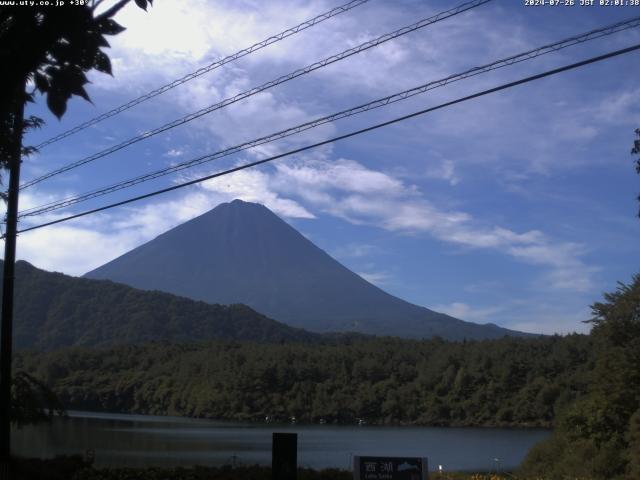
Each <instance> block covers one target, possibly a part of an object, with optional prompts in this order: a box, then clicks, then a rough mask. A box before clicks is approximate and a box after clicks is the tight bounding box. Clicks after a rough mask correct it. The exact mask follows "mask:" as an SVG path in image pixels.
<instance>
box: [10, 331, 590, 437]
mask: <svg viewBox="0 0 640 480" xmlns="http://www.w3.org/2000/svg"><path fill="white" fill-rule="evenodd" d="M590 351H591V341H590V339H589V337H587V336H581V335H571V336H568V337H545V338H534V339H514V338H504V339H501V340H491V341H480V342H457V343H456V342H444V341H442V340H437V339H436V340H430V341H412V340H400V339H390V338H381V339H374V340H363V341H358V342H353V343H351V344H335V343H333V344H326V345H308V344H296V343H294V344H284V345H275V344H256V343H229V342H224V343H223V342H215V343H206V344H185V345H176V344H159V343H156V344H148V345H144V346H119V347H111V348H103V349H81V348H67V349H63V350H59V351H55V352H47V353H35V352H34V353H21V354H19V355H18V356H17V358H16V365H18V366H20V368H22V369H24V370H26V371H29V372H32V373H33V374H34V375H36V376H37V377H38V378H41V379H43V380H44V381H45V382H46V383H47V384H48V385H50V386H51V387H52V389H53V390H54V391H55V393H56V394H57V395H58V396H59V398H60V399H61V401H62V402H63V404H64V405H65V407H67V408H69V409H78V410H81V409H83V410H93V411H111V412H125V413H142V414H154V415H183V416H191V417H204V418H220V419H230V420H258V421H263V420H264V419H265V417H267V416H269V417H271V418H273V419H276V420H278V419H279V420H284V419H288V418H289V417H294V416H295V417H296V418H297V420H298V421H303V422H314V423H315V422H319V421H321V420H324V421H326V422H338V423H351V422H356V421H357V420H358V419H364V420H365V421H367V422H368V423H393V424H422V425H486V426H489V425H491V426H497V425H510V426H549V425H551V424H552V422H553V420H554V417H555V415H556V412H558V411H560V410H562V409H563V408H564V407H565V406H566V405H568V404H569V403H571V402H572V401H573V400H575V399H576V398H577V397H578V396H580V395H581V394H582V393H583V392H585V391H586V388H587V378H588V372H589V370H590V368H591V366H592V362H591V357H590ZM407 399H411V401H407Z"/></svg>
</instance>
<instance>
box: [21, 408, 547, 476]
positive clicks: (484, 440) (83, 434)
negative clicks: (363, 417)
mask: <svg viewBox="0 0 640 480" xmlns="http://www.w3.org/2000/svg"><path fill="white" fill-rule="evenodd" d="M274 431H277V432H296V433H298V464H299V465H300V466H304V467H312V468H329V467H333V468H341V469H347V468H349V466H350V463H351V457H352V455H391V456H393V455H397V456H401V455H407V456H426V457H428V458H429V464H430V468H432V469H435V468H437V466H438V465H443V467H444V469H445V470H492V469H495V468H499V469H500V470H502V469H511V468H514V467H517V466H518V465H519V464H520V462H521V461H522V460H523V458H524V456H525V455H526V452H527V451H528V450H529V449H530V448H531V447H532V446H533V445H534V444H535V443H537V442H539V441H541V440H543V439H545V438H547V437H548V436H549V434H550V432H549V431H548V430H545V429H520V428H512V429H506V428H435V427H388V426H385V427H381V426H370V425H366V426H336V425H290V424H284V425H283V424H256V423H239V422H220V421H211V420H196V419H186V418H177V417H156V416H148V415H120V414H103V413H89V412H70V414H69V418H56V419H54V421H53V424H52V425H38V426H29V427H25V428H23V429H21V430H16V431H15V436H14V443H13V450H14V452H15V453H16V454H18V455H24V456H27V455H28V456H40V457H50V456H53V455H63V454H66V455H68V454H84V453H85V451H86V450H88V449H91V450H94V451H95V459H96V465H97V466H100V467H103V466H111V467H115V466H150V465H155V466H177V465H180V466H190V465H221V464H232V463H234V462H236V463H237V464H248V465H252V464H256V463H257V464H261V465H269V464H270V463H271V435H272V433H273V432H274ZM496 459H498V460H496Z"/></svg>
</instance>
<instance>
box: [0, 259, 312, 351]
mask: <svg viewBox="0 0 640 480" xmlns="http://www.w3.org/2000/svg"><path fill="white" fill-rule="evenodd" d="M1 265H2V261H1V260H0V266H1ZM1 284H2V279H0V285H1ZM14 315H15V325H14V345H15V347H16V348H18V349H21V348H37V349H45V350H48V349H54V348H60V347H64V346H74V345H75V346H80V345H82V346H96V345H114V344H123V343H144V342H150V341H161V340H167V341H173V342H194V341H203V340H214V339H224V340H249V341H258V342H260V341H269V342H281V341H303V342H309V341H318V340H319V339H320V338H321V337H320V336H319V335H316V334H312V333H309V332H306V331H304V330H301V329H297V328H293V327H289V326H287V325H284V324H282V323H279V322H276V321H274V320H271V319H270V318H267V317H265V316H264V315H262V314H260V313H258V312H256V311H254V310H252V309H251V308H249V307H247V306H245V305H210V304H207V303H204V302H198V301H195V300H190V299H187V298H183V297H178V296H175V295H171V294H168V293H163V292H147V291H142V290H136V289H135V288H131V287H128V286H126V285H121V284H117V283H113V282H110V281H105V280H89V279H84V278H76V277H70V276H68V275H63V274H61V273H52V272H46V271H44V270H40V269H38V268H35V267H34V266H33V265H30V264H29V263H27V262H22V261H21V262H18V263H17V264H16V292H15V313H14Z"/></svg>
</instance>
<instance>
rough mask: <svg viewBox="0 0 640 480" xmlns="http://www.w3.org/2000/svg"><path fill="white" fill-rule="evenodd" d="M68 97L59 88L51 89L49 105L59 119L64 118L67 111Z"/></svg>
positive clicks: (48, 99) (48, 98)
mask: <svg viewBox="0 0 640 480" xmlns="http://www.w3.org/2000/svg"><path fill="white" fill-rule="evenodd" d="M68 98H69V97H68V96H65V95H63V94H62V93H61V92H60V91H57V90H53V91H49V94H48V95H47V107H49V110H51V112H52V113H53V114H54V115H55V116H56V117H58V119H60V118H62V116H63V115H64V112H66V111H67V99H68Z"/></svg>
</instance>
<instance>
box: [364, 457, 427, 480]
mask: <svg viewBox="0 0 640 480" xmlns="http://www.w3.org/2000/svg"><path fill="white" fill-rule="evenodd" d="M428 476H429V464H428V462H427V459H426V458H419V457H360V456H354V457H353V479H354V480H427V478H428Z"/></svg>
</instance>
